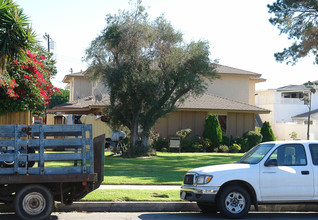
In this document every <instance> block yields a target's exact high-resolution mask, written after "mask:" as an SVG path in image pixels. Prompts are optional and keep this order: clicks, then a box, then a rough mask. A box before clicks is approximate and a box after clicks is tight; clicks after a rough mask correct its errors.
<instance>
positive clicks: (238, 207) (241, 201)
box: [225, 192, 245, 214]
mask: <svg viewBox="0 0 318 220" xmlns="http://www.w3.org/2000/svg"><path fill="white" fill-rule="evenodd" d="M225 207H226V209H227V210H228V211H229V212H231V213H233V214H238V213H241V212H242V211H243V210H244V208H245V197H244V196H243V195H242V194H241V193H239V192H231V193H229V194H228V195H227V197H226V198H225Z"/></svg>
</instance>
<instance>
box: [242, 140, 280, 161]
mask: <svg viewBox="0 0 318 220" xmlns="http://www.w3.org/2000/svg"><path fill="white" fill-rule="evenodd" d="M274 145H275V144H259V145H256V146H255V147H253V148H252V149H251V150H249V151H248V152H247V153H246V154H244V156H243V157H242V158H241V159H240V160H239V161H237V163H248V164H257V163H259V162H260V161H261V160H262V159H263V158H264V156H265V155H266V154H267V153H268V151H270V149H272V147H274Z"/></svg>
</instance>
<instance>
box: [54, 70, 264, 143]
mask: <svg viewBox="0 0 318 220" xmlns="http://www.w3.org/2000/svg"><path fill="white" fill-rule="evenodd" d="M217 73H218V75H219V76H220V78H219V79H215V80H213V82H212V83H210V82H209V81H208V80H207V81H206V82H207V84H208V89H207V91H206V94H204V95H202V96H201V97H197V98H193V97H190V98H189V99H187V100H186V101H185V103H179V104H178V110H177V111H175V112H172V113H170V114H168V115H167V116H166V117H164V118H161V119H160V120H159V121H158V123H157V124H156V125H155V128H154V129H156V130H157V131H158V132H159V133H160V134H161V136H163V137H169V136H174V135H175V134H176V131H178V130H180V129H184V128H191V129H192V134H194V135H200V136H201V135H202V133H203V128H204V123H205V118H206V117H207V115H208V114H210V113H211V114H216V115H218V117H219V121H220V123H221V126H222V129H223V131H224V133H226V134H227V135H228V136H233V137H237V136H241V135H242V134H243V133H244V132H246V131H249V130H254V129H255V115H256V114H268V113H269V110H267V109H263V108H260V107H257V106H255V96H254V95H255V84H256V83H259V82H264V81H265V79H262V78H261V74H258V73H253V72H250V71H245V70H240V69H236V68H232V67H228V66H224V65H217ZM85 79H86V78H85V76H84V74H83V73H76V74H70V75H67V76H65V78H64V80H63V82H65V83H68V88H69V89H70V90H71V89H73V90H72V91H71V93H70V102H69V103H66V104H64V105H59V106H57V107H55V108H54V109H52V110H49V111H51V112H52V111H57V112H62V113H66V112H69V113H70V112H72V113H73V114H74V113H75V112H78V113H80V112H82V113H83V114H84V112H85V114H88V113H94V114H96V113H98V112H102V110H103V109H102V108H104V106H105V104H106V103H107V102H109V97H108V96H107V95H106V94H107V89H106V88H105V86H102V85H101V84H100V83H92V82H89V81H88V80H87V79H86V82H85ZM85 83H87V86H86V88H83V87H82V86H83V85H84V84H85ZM78 85H79V86H78ZM81 85H82V86H81ZM81 89H83V90H84V91H77V90H81ZM89 90H90V92H89ZM100 93H102V94H103V95H100ZM84 95H86V96H85V98H84V97H82V96H84ZM77 110H78V111H77Z"/></svg>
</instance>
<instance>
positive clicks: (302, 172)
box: [301, 170, 309, 175]
mask: <svg viewBox="0 0 318 220" xmlns="http://www.w3.org/2000/svg"><path fill="white" fill-rule="evenodd" d="M301 174H302V175H308V174H309V171H308V170H303V171H301Z"/></svg>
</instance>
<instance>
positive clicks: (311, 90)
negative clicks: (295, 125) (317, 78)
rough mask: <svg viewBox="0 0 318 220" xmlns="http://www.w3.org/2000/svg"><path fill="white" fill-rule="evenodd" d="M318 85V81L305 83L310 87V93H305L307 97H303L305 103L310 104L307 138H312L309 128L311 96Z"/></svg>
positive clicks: (309, 105) (309, 107)
mask: <svg viewBox="0 0 318 220" xmlns="http://www.w3.org/2000/svg"><path fill="white" fill-rule="evenodd" d="M317 85H318V83H317V82H310V81H308V82H307V83H305V84H304V86H305V87H306V88H307V89H308V93H305V97H304V98H303V101H304V103H305V104H307V106H308V119H307V120H308V121H307V140H309V139H310V136H309V129H310V114H311V98H312V94H315V93H316V89H315V88H314V87H315V86H317ZM306 96H307V97H306Z"/></svg>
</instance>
